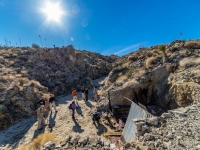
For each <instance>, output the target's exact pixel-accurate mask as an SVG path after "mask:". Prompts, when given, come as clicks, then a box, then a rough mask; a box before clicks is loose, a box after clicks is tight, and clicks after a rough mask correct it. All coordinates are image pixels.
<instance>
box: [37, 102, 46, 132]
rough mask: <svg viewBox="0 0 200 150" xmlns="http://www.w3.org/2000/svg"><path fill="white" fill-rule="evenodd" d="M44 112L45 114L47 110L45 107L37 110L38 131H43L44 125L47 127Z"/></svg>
mask: <svg viewBox="0 0 200 150" xmlns="http://www.w3.org/2000/svg"><path fill="white" fill-rule="evenodd" d="M44 112H45V108H44V105H41V106H40V107H39V108H38V109H37V110H36V113H37V120H38V128H37V129H38V130H42V126H41V125H42V124H43V125H44V126H46V125H47V124H46V123H45V118H44Z"/></svg>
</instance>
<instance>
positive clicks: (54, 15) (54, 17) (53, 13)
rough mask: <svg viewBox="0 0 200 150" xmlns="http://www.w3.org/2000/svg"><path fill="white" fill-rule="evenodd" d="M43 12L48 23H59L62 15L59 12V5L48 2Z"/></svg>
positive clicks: (60, 11)
mask: <svg viewBox="0 0 200 150" xmlns="http://www.w3.org/2000/svg"><path fill="white" fill-rule="evenodd" d="M43 11H44V13H46V15H47V19H48V20H49V21H55V22H60V18H61V16H62V15H63V11H62V10H61V8H60V5H59V3H50V2H48V3H47V4H46V6H45V8H44V9H43Z"/></svg>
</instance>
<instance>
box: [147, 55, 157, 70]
mask: <svg viewBox="0 0 200 150" xmlns="http://www.w3.org/2000/svg"><path fill="white" fill-rule="evenodd" d="M159 58H160V57H150V58H147V59H146V64H145V66H146V68H149V67H151V66H152V65H155V64H156V63H157V62H158V59H159Z"/></svg>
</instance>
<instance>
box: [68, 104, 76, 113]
mask: <svg viewBox="0 0 200 150" xmlns="http://www.w3.org/2000/svg"><path fill="white" fill-rule="evenodd" d="M69 109H70V110H72V117H73V116H74V110H75V109H76V104H75V102H74V101H72V103H71V104H70V105H69Z"/></svg>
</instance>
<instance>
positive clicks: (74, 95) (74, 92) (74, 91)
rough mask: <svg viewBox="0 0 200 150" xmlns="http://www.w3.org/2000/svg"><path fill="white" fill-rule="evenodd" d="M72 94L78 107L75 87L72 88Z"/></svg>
mask: <svg viewBox="0 0 200 150" xmlns="http://www.w3.org/2000/svg"><path fill="white" fill-rule="evenodd" d="M72 96H73V100H74V102H75V103H76V105H77V107H78V99H77V95H76V89H75V88H74V90H73V91H72Z"/></svg>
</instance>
